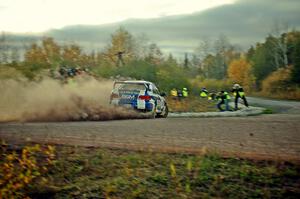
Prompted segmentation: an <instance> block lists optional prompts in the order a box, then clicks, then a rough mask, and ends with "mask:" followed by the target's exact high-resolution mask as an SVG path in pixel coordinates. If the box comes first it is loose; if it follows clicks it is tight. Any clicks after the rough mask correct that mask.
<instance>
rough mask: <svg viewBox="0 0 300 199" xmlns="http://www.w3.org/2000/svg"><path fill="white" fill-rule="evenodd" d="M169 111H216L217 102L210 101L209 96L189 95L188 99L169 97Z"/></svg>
mask: <svg viewBox="0 0 300 199" xmlns="http://www.w3.org/2000/svg"><path fill="white" fill-rule="evenodd" d="M167 103H168V107H169V111H171V112H214V111H217V108H216V102H214V101H212V102H211V101H208V100H207V98H204V99H203V98H200V97H199V96H198V97H195V96H191V95H190V96H189V97H188V98H187V99H185V98H184V99H182V100H180V101H179V100H177V99H173V98H172V97H168V98H167Z"/></svg>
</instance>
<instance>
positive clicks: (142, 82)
mask: <svg viewBox="0 0 300 199" xmlns="http://www.w3.org/2000/svg"><path fill="white" fill-rule="evenodd" d="M115 83H129V84H136V83H138V84H153V83H152V82H149V81H144V80H127V81H116V82H115Z"/></svg>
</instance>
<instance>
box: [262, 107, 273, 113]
mask: <svg viewBox="0 0 300 199" xmlns="http://www.w3.org/2000/svg"><path fill="white" fill-rule="evenodd" d="M273 113H274V112H273V110H272V109H270V108H265V110H264V111H263V114H273Z"/></svg>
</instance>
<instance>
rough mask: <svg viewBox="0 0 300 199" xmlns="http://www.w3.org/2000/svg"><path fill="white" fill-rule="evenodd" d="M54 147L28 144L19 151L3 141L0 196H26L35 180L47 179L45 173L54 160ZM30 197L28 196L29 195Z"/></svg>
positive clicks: (0, 149)
mask: <svg viewBox="0 0 300 199" xmlns="http://www.w3.org/2000/svg"><path fill="white" fill-rule="evenodd" d="M54 151H55V149H54V147H52V146H47V147H40V146H39V145H35V146H26V147H24V148H23V149H22V150H21V151H20V152H19V153H18V152H17V151H16V150H9V148H8V146H7V145H6V144H5V143H4V142H3V141H2V144H1V148H0V152H1V154H0V155H1V160H0V198H25V197H26V194H25V193H24V191H25V190H26V189H28V188H29V187H30V185H31V183H32V182H33V181H38V180H40V181H44V183H45V182H46V181H47V179H46V178H44V177H43V175H44V174H45V173H46V172H47V171H48V168H49V166H51V165H52V164H53V163H54V162H53V160H54V157H55V155H54ZM27 198H28V197H27Z"/></svg>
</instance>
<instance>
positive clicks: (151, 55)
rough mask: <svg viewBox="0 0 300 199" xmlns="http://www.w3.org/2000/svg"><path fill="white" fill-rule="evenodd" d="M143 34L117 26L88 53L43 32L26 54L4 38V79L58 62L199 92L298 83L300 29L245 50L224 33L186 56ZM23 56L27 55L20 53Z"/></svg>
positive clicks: (38, 73) (284, 87)
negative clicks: (176, 55)
mask: <svg viewBox="0 0 300 199" xmlns="http://www.w3.org/2000/svg"><path fill="white" fill-rule="evenodd" d="M145 38H146V37H145V36H143V35H142V36H134V35H133V34H131V33H130V32H128V31H127V30H126V29H125V28H123V27H120V28H118V29H117V30H116V31H115V32H114V33H113V34H112V35H111V38H110V41H109V42H108V44H107V45H106V47H105V48H104V49H103V50H101V51H98V52H96V51H91V52H86V51H84V49H82V48H81V47H80V46H79V45H77V44H75V43H72V44H64V45H61V44H59V43H58V42H56V41H55V40H54V39H53V38H49V37H45V38H43V39H42V40H41V41H38V42H35V43H33V44H32V45H31V46H29V47H27V48H26V49H25V50H24V52H23V53H22V54H23V56H21V55H20V52H19V53H18V51H17V49H10V51H9V53H8V47H7V46H8V45H7V41H6V40H5V38H4V37H3V36H2V38H1V39H0V78H2V79H3V78H18V77H26V78H28V79H30V80H33V81H34V80H38V79H40V78H41V77H42V76H43V75H44V74H45V73H47V71H48V72H49V71H58V70H59V68H60V67H63V66H65V67H79V68H88V69H89V71H90V72H91V73H92V74H93V75H94V76H98V77H104V78H118V77H128V78H129V77H130V78H135V79H145V80H149V81H153V82H156V83H157V84H158V85H159V87H161V88H162V90H165V91H169V90H171V89H172V88H183V87H187V88H189V89H190V90H191V91H192V92H194V93H197V92H198V90H199V89H200V88H201V87H208V88H209V89H221V87H225V88H226V87H227V88H228V89H229V87H230V86H231V85H232V84H233V83H240V84H242V85H243V86H244V88H245V89H246V90H247V91H251V92H253V91H260V92H263V93H265V94H268V93H276V92H286V91H289V92H291V91H293V92H296V93H297V92H299V85H300V32H299V31H296V30H292V31H287V32H277V34H269V35H268V36H267V37H266V38H265V40H264V41H263V42H258V43H256V44H255V45H253V46H251V47H250V48H249V49H248V50H246V51H242V50H241V49H239V48H237V47H236V46H234V45H232V44H231V42H230V41H229V39H228V38H227V37H226V36H225V35H220V37H219V38H217V39H216V40H215V41H213V42H212V41H209V40H203V41H201V42H200V44H199V45H198V47H197V48H196V49H195V50H194V53H192V54H189V56H187V55H186V56H185V59H184V60H183V61H179V60H178V59H176V58H174V56H173V55H172V54H168V55H165V54H164V53H163V52H162V51H161V49H160V48H159V46H158V45H157V44H155V43H151V42H149V41H148V40H147V39H145ZM21 57H23V58H21Z"/></svg>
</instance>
